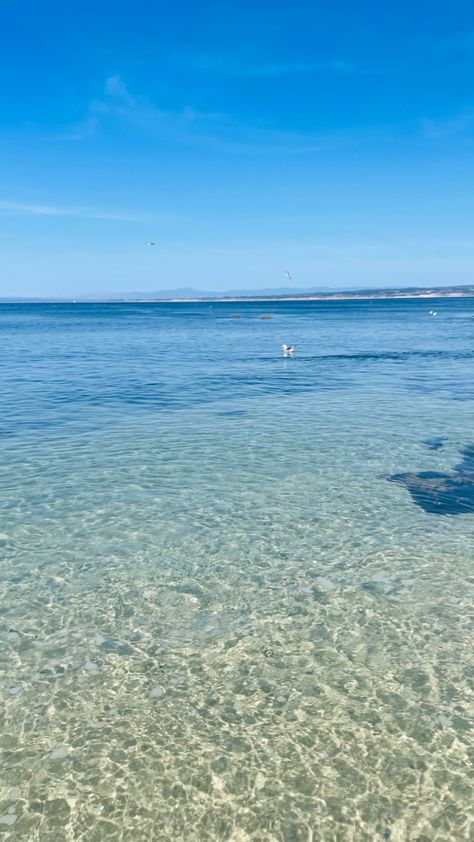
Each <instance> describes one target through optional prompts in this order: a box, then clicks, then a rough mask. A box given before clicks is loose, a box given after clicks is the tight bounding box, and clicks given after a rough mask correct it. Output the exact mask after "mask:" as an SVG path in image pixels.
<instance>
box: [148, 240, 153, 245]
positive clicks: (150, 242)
mask: <svg viewBox="0 0 474 842" xmlns="http://www.w3.org/2000/svg"><path fill="white" fill-rule="evenodd" d="M154 245H155V244H154V242H153V240H148V242H147V246H154Z"/></svg>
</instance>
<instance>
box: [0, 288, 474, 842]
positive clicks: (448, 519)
mask: <svg viewBox="0 0 474 842" xmlns="http://www.w3.org/2000/svg"><path fill="white" fill-rule="evenodd" d="M431 307H432V302H426V301H412V302H403V301H400V302H396V301H388V302H373V303H372V302H334V303H326V302H324V303H319V302H302V303H294V302H289V303H280V302H279V303H267V304H265V305H262V304H253V303H245V304H239V305H236V304H235V303H233V304H214V305H210V304H189V305H186V304H181V305H173V304H162V305H125V304H123V305H75V306H73V305H44V306H43V305H31V306H28V305H18V306H15V305H3V306H2V307H0V342H1V358H0V378H1V386H2V388H1V395H0V401H1V407H0V409H1V412H0V443H1V448H2V459H1V463H0V472H1V486H0V508H1V522H0V532H1V535H0V553H1V565H0V594H1V600H2V602H1V604H2V617H1V628H0V637H1V642H2V645H1V647H0V666H1V680H0V692H1V695H2V728H1V735H0V749H1V752H2V767H1V771H0V837H3V838H5V839H11V840H16V839H21V840H23V839H24V840H28V842H33V841H34V840H41V842H53V840H54V842H62V840H86V841H87V842H99V840H100V842H102V840H105V839H110V840H134V842H135V840H147V842H148V840H151V839H153V840H155V839H156V840H164V841H165V842H166V840H186V842H188V841H189V842H191V840H192V842H196V840H199V842H201V840H203V842H206V841H207V840H209V842H210V841H211V840H212V841H213V842H216V840H217V842H220V840H222V842H224V840H225V841H226V842H227V840H229V842H230V840H232V842H250V840H252V842H254V841H255V842H256V841H257V840H258V842H303V840H304V842H306V840H307V842H310V840H318V841H319V840H322V841H323V842H326V840H328V842H329V840H330V841H331V842H333V840H335V841H336V842H339V840H341V842H346V840H349V841H350V840H354V842H359V840H363V841H365V840H367V842H369V840H371V841H372V840H377V839H380V840H387V839H389V840H392V842H394V840H395V842H402V840H410V842H415V840H416V842H428V840H429V842H431V840H443V842H446V840H462V839H466V840H467V839H471V838H472V834H473V830H474V826H473V824H472V821H473V814H472V803H473V802H474V797H473V779H472V765H470V762H469V761H470V760H471V764H472V750H473V746H474V740H473V731H472V713H473V707H472V701H473V693H472V691H473V686H472V666H473V657H472V601H471V596H472V585H473V583H474V577H473V574H472V556H473V550H474V513H473V512H472V511H470V510H469V508H467V509H466V510H465V511H463V510H461V511H459V510H456V511H455V512H449V513H447V514H446V513H444V509H443V507H441V508H442V511H443V513H442V514H436V513H433V512H431V511H429V510H427V507H426V506H424V505H423V502H426V501H425V500H424V498H423V494H424V491H425V489H421V491H420V494H421V497H420V498H419V499H418V501H417V499H416V494H415V495H414V494H413V493H410V487H409V485H407V483H406V482H405V485H403V483H401V482H397V481H396V482H391V481H389V479H390V478H392V479H393V477H400V476H402V475H403V476H406V475H409V476H410V477H412V476H414V475H418V474H420V473H423V472H438V473H441V474H444V475H448V476H452V475H453V472H455V471H456V466H457V468H459V465H460V464H462V459H463V457H462V451H463V450H465V448H467V447H468V446H469V445H472V443H473V442H474V429H473V410H474V403H473V402H474V387H473V378H472V373H473V364H474V344H473V339H474V300H473V301H471V300H468V299H466V300H444V301H437V302H436V310H437V313H438V315H437V317H436V318H432V317H430V316H429V315H428V312H429V309H431ZM236 310H237V311H238V312H240V314H241V318H240V319H232V318H231V315H232V314H233V313H235V312H236ZM262 314H270V315H272V319H270V320H261V319H260V318H259V316H260V315H262ZM282 342H289V343H294V344H295V345H296V355H295V357H293V358H289V359H284V358H283V357H282V354H281V350H280V346H281V343H282ZM433 442H434V443H435V445H434V446H433ZM428 508H429V506H428ZM448 508H449V507H448ZM458 509H459V507H458ZM470 752H471V754H470Z"/></svg>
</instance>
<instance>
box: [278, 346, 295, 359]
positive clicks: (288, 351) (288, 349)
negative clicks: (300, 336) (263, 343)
mask: <svg viewBox="0 0 474 842" xmlns="http://www.w3.org/2000/svg"><path fill="white" fill-rule="evenodd" d="M281 347H282V351H283V356H284V357H292V356H293V354H294V353H295V349H294V346H293V345H282V346H281Z"/></svg>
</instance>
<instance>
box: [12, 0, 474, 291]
mask: <svg viewBox="0 0 474 842" xmlns="http://www.w3.org/2000/svg"><path fill="white" fill-rule="evenodd" d="M0 63H1V65H2V67H1V72H0V87H1V102H2V106H1V111H0V120H1V123H2V126H1V129H2V130H1V139H0V153H1V154H0V161H1V173H0V262H1V275H0V278H1V280H0V295H9V294H22V295H73V296H74V295H81V294H92V293H97V294H100V293H116V292H121V291H133V290H159V289H160V288H161V289H164V288H170V287H180V286H194V287H198V288H201V289H216V290H226V289H235V288H247V289H252V288H261V287H267V286H270V287H279V286H286V285H287V280H286V278H285V271H286V269H289V270H290V271H291V273H292V276H293V283H294V284H295V286H297V287H315V288H318V287H344V286H348V287H349V286H352V287H354V286H361V287H362V286H391V285H396V286H398V285H404V286H408V285H412V284H414V285H417V284H423V285H431V284H432V285H441V284H457V283H474V229H473V221H474V155H473V153H474V87H473V82H474V9H473V7H472V3H468V2H456V0H454V2H451V3H449V4H447V3H445V2H439V0H432V2H416V0H415V2H410V3H408V2H405V0H400V2H397V3H395V2H394V3H380V2H369V1H368V0H360V2H357V3H354V2H345V0H344V2H342V0H333V2H328V1H327V0H325V2H321V3H317V2H315V0H311V2H309V0H300V2H298V0H297V2H294V3H291V4H290V3H289V2H280V0H273V2H266V0H254V1H253V2H250V0H241V2H240V3H238V4H237V3H235V2H232V3H230V2H227V0H219V2H209V0H202V2H200V3H197V2H196V3H191V2H182V0H175V2H173V3H164V2H157V0H155V2H151V0H135V2H130V0H114V2H109V0H95V2H90V0H81V2H80V3H75V4H72V3H66V2H64V0H61V2H59V1H58V2H57V1H56V0H16V2H15V4H13V3H11V4H8V5H7V4H5V5H4V8H3V10H2V27H1V33H0ZM150 239H151V240H154V241H155V242H156V246H155V247H154V248H151V247H147V245H146V242H147V240H150Z"/></svg>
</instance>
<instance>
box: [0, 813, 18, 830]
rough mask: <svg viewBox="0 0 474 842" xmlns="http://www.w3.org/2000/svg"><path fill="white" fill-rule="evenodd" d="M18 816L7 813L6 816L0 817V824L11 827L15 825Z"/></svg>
mask: <svg viewBox="0 0 474 842" xmlns="http://www.w3.org/2000/svg"><path fill="white" fill-rule="evenodd" d="M17 818H18V816H16V815H15V814H14V813H6V814H5V815H4V816H0V824H5V825H7V827H11V826H12V825H14V824H15V822H16V820H17Z"/></svg>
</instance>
